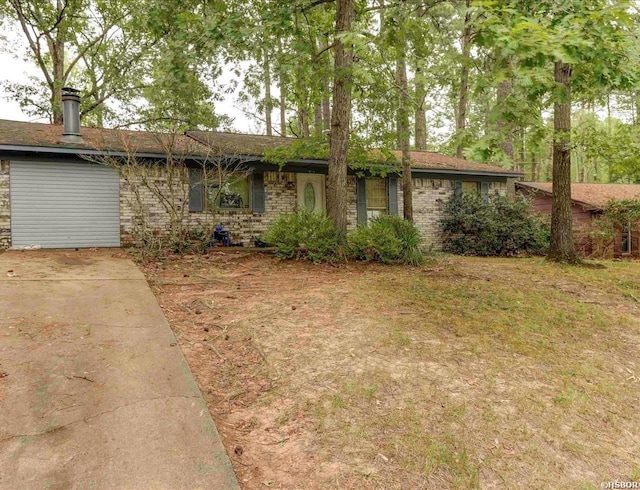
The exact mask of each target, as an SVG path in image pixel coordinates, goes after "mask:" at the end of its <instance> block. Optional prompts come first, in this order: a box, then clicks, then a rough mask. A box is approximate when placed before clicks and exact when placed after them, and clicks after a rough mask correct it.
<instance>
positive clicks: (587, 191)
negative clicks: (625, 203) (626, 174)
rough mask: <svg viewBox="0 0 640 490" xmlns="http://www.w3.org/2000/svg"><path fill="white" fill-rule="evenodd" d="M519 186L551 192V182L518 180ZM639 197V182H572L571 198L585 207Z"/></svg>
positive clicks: (599, 207)
mask: <svg viewBox="0 0 640 490" xmlns="http://www.w3.org/2000/svg"><path fill="white" fill-rule="evenodd" d="M516 185H517V186H518V187H520V188H524V189H528V190H530V191H533V192H535V191H539V192H543V193H545V194H551V193H552V192H553V184H552V183H551V182H518V183H517V184H516ZM612 199H614V200H624V199H640V185H639V184H598V183H572V184H571V200H572V201H574V202H576V203H577V204H581V205H583V206H585V207H587V208H592V209H603V208H604V207H605V206H606V205H607V203H608V202H609V201H610V200H612Z"/></svg>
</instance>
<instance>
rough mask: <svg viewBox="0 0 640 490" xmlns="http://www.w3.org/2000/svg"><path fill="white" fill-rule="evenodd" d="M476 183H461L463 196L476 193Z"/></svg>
mask: <svg viewBox="0 0 640 490" xmlns="http://www.w3.org/2000/svg"><path fill="white" fill-rule="evenodd" d="M478 190H479V189H478V182H467V181H463V182H462V192H463V193H464V194H471V193H472V192H478Z"/></svg>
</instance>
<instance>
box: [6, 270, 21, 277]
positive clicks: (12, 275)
mask: <svg viewBox="0 0 640 490" xmlns="http://www.w3.org/2000/svg"><path fill="white" fill-rule="evenodd" d="M17 275H18V274H17V273H16V272H14V271H13V270H8V271H7V277H16V276H17Z"/></svg>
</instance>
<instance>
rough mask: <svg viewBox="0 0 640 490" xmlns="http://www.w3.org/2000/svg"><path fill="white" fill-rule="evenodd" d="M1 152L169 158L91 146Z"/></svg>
mask: <svg viewBox="0 0 640 490" xmlns="http://www.w3.org/2000/svg"><path fill="white" fill-rule="evenodd" d="M0 152H11V153H44V154H58V155H98V156H110V157H118V158H120V157H128V156H132V155H133V156H136V157H138V158H153V159H164V158H167V155H166V153H153V152H138V151H135V152H132V153H131V152H126V151H114V150H92V149H89V148H59V147H55V146H30V145H0ZM184 157H185V158H186V159H187V160H206V159H207V157H204V156H200V155H184Z"/></svg>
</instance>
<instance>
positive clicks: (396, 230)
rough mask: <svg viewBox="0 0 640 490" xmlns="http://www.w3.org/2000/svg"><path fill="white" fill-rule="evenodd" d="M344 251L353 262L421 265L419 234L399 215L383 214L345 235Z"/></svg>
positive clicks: (422, 259)
mask: <svg viewBox="0 0 640 490" xmlns="http://www.w3.org/2000/svg"><path fill="white" fill-rule="evenodd" d="M347 251H348V253H349V256H351V257H352V258H354V259H356V260H377V261H380V262H382V263H384V264H391V263H398V262H399V263H403V264H407V265H418V264H422V263H423V262H424V254H423V253H422V250H420V232H419V231H418V229H417V228H416V227H415V226H414V225H413V223H410V222H409V221H406V220H404V219H402V218H400V217H398V216H390V215H382V216H380V217H377V218H374V219H372V220H371V221H370V223H369V224H368V226H359V227H358V228H357V229H356V230H354V231H352V232H351V233H349V235H348V236H347Z"/></svg>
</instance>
